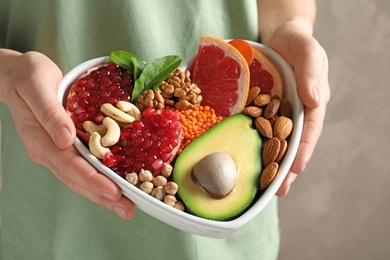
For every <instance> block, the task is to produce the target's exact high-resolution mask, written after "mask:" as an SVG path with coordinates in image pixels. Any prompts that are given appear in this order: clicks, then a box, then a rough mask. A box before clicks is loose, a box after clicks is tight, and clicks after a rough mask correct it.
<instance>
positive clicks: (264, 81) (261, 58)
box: [249, 49, 283, 98]
mask: <svg viewBox="0 0 390 260" xmlns="http://www.w3.org/2000/svg"><path fill="white" fill-rule="evenodd" d="M249 71H250V87H254V86H258V87H260V90H261V91H260V93H262V94H269V95H271V96H275V95H278V96H279V97H280V98H282V97H283V81H282V77H281V76H280V73H279V70H278V69H277V68H276V66H275V65H274V64H273V63H272V61H271V60H270V59H268V58H267V57H266V56H265V55H264V54H263V53H261V52H260V51H259V50H257V49H254V59H253V62H252V64H251V65H250V66H249Z"/></svg>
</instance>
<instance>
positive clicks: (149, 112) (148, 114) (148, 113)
mask: <svg viewBox="0 0 390 260" xmlns="http://www.w3.org/2000/svg"><path fill="white" fill-rule="evenodd" d="M156 113H157V112H156V109H154V108H152V107H147V108H145V110H144V111H143V112H142V117H144V118H150V117H152V116H154V115H156Z"/></svg>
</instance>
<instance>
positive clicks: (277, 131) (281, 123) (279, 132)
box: [273, 116, 293, 141]
mask: <svg viewBox="0 0 390 260" xmlns="http://www.w3.org/2000/svg"><path fill="white" fill-rule="evenodd" d="M292 128H293V122H292V120H291V119H290V118H288V117H285V116H280V117H278V119H276V122H275V125H274V132H273V135H274V137H276V138H278V139H279V140H280V141H281V140H284V139H286V138H287V137H288V136H289V135H290V133H291V131H292Z"/></svg>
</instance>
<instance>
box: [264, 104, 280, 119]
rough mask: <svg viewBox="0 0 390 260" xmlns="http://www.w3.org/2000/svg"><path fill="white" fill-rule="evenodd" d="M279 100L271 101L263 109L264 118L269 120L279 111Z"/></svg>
mask: <svg viewBox="0 0 390 260" xmlns="http://www.w3.org/2000/svg"><path fill="white" fill-rule="evenodd" d="M279 106H280V100H279V99H272V100H271V101H270V102H269V103H268V104H267V106H266V107H265V109H264V117H265V118H271V117H273V116H274V115H276V113H277V112H278V111H279Z"/></svg>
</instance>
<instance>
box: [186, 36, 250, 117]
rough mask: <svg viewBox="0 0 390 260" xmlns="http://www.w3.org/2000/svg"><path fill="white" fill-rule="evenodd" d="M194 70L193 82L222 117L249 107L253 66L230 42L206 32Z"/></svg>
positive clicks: (206, 103) (204, 101)
mask: <svg viewBox="0 0 390 260" xmlns="http://www.w3.org/2000/svg"><path fill="white" fill-rule="evenodd" d="M190 71H191V75H192V80H193V82H195V83H196V84H197V85H198V86H199V88H200V89H201V91H202V93H201V94H202V103H201V104H202V106H210V107H211V108H213V109H214V110H215V112H216V114H217V115H218V116H222V117H228V116H230V115H234V114H238V113H240V112H241V111H242V109H243V108H244V107H245V103H246V99H247V97H248V90H249V66H248V64H247V62H246V60H245V58H244V56H242V54H241V53H240V52H239V51H238V50H237V49H236V48H235V47H233V46H232V45H230V44H229V43H227V42H225V41H223V40H221V39H219V38H216V37H212V36H202V37H201V38H200V42H199V47H198V54H197V56H196V58H195V60H194V63H193V65H192V68H190Z"/></svg>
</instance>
